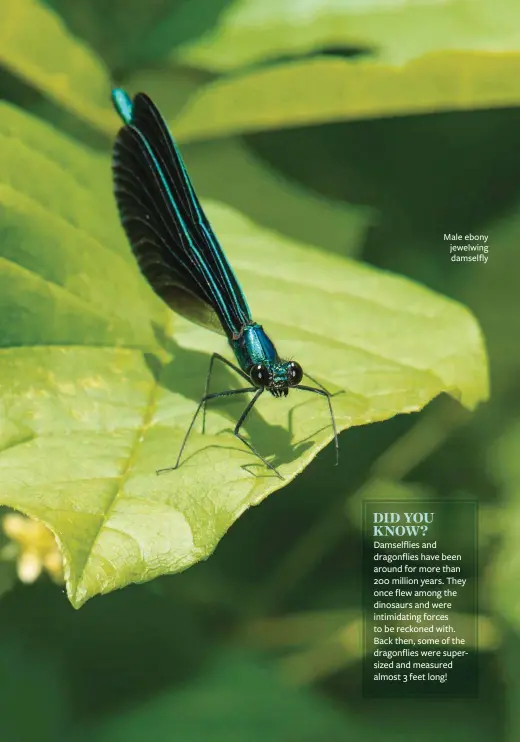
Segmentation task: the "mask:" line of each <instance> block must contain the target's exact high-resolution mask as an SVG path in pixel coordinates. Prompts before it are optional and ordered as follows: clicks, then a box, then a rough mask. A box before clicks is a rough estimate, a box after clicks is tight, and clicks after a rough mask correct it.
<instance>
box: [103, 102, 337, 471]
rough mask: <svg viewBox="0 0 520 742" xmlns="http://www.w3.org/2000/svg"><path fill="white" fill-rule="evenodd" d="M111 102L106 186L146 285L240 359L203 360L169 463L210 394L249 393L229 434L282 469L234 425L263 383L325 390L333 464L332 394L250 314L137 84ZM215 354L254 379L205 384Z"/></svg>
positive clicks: (275, 389) (279, 393) (276, 391)
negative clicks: (110, 186)
mask: <svg viewBox="0 0 520 742" xmlns="http://www.w3.org/2000/svg"><path fill="white" fill-rule="evenodd" d="M112 101H113V103H114V106H115V108H116V110H117V112H118V113H119V115H120V116H121V118H122V120H123V123H124V126H123V128H122V129H121V130H120V131H119V133H118V135H117V138H116V141H115V145H114V156H113V176H114V191H115V196H116V201H117V206H118V209H119V216H120V218H121V223H122V225H123V227H124V229H125V232H126V235H127V237H128V241H129V242H130V246H131V248H132V251H133V253H134V256H135V258H136V260H137V262H138V264H139V268H140V269H141V272H142V273H143V275H144V276H145V278H146V279H147V280H148V282H149V284H150V286H151V287H152V288H153V289H154V291H155V292H156V293H157V294H158V295H159V296H160V297H161V299H163V300H164V301H165V302H166V304H167V305H168V306H169V307H171V308H172V309H173V310H174V311H176V312H178V313H179V314H181V315H183V316H184V317H187V318H188V319H190V320H192V321H193V322H196V323H197V324H201V325H203V326H204V327H207V328H209V329H211V330H214V331H216V332H220V333H223V334H225V335H226V336H227V339H228V342H229V345H230V346H231V349H232V351H233V353H234V355H235V358H236V361H237V363H238V366H236V365H235V364H234V363H231V362H230V361H228V360H227V359H226V358H224V357H223V356H221V355H219V354H218V353H213V355H212V356H211V360H210V363H209V369H208V374H207V377H206V386H205V389H204V394H203V396H202V399H201V400H200V402H199V405H198V407H197V410H196V412H195V414H194V416H193V419H192V421H191V423H190V426H189V428H188V430H187V431H186V434H185V436H184V439H183V441H182V445H181V447H180V450H179V453H178V456H177V461H176V462H175V465H174V466H170V467H168V468H166V469H159V470H158V472H157V473H158V474H159V473H161V472H165V471H171V470H173V469H177V467H178V466H179V463H180V460H181V456H182V452H183V451H184V447H185V445H186V442H187V440H188V437H189V435H190V433H191V430H192V428H193V425H194V423H195V420H196V419H197V416H198V414H199V412H200V410H201V408H202V414H203V423H202V428H203V430H204V420H205V405H206V402H208V401H209V400H211V399H216V398H218V397H228V396H231V395H237V394H247V393H248V392H251V393H253V397H252V399H251V400H250V401H249V402H248V404H247V406H246V408H245V409H244V411H243V412H242V414H241V415H240V418H239V420H238V422H237V424H236V426H235V429H234V434H235V435H236V437H237V438H239V440H241V441H242V442H243V443H245V445H246V446H248V447H249V448H250V449H251V451H252V452H253V453H254V454H255V455H256V456H258V458H259V459H260V460H261V461H263V463H264V464H265V465H266V466H267V467H269V469H272V470H273V471H274V472H275V473H276V474H277V475H278V476H279V477H280V478H283V477H282V476H281V474H280V473H279V471H278V470H277V469H276V467H275V466H273V464H271V463H270V462H269V461H267V459H265V458H264V457H263V456H262V454H260V453H259V452H258V451H257V450H256V448H255V447H254V446H253V444H252V443H250V442H249V441H248V440H247V439H246V438H245V437H244V436H243V435H241V433H240V429H241V428H242V426H243V424H244V423H245V421H246V419H247V416H248V415H249V413H250V412H251V410H252V409H253V407H254V405H255V404H256V402H257V401H258V399H259V398H260V396H261V395H262V394H263V393H264V391H265V390H266V389H267V390H268V391H270V392H271V394H272V395H273V396H275V397H286V396H287V394H288V393H289V389H300V390H301V391H305V392H313V393H314V394H320V395H321V396H323V397H325V398H326V400H327V402H328V406H329V412H330V419H331V425H332V429H333V431H334V443H335V446H336V463H337V462H338V453H339V447H338V434H337V430H336V422H335V419H334V412H333V410H332V404H331V396H332V395H331V394H330V392H328V391H327V389H325V387H323V386H322V385H321V384H320V383H319V382H318V381H316V380H315V379H313V378H312V376H309V374H307V373H306V374H305V376H307V378H309V379H310V380H311V381H312V382H313V383H314V384H316V385H317V387H312V386H305V385H303V384H301V381H302V379H303V376H304V372H303V370H302V367H301V366H300V364H299V363H296V361H285V360H283V359H282V358H280V356H279V355H278V353H277V351H276V348H275V347H274V345H273V343H272V342H271V340H270V339H269V337H268V336H267V335H266V333H265V332H264V330H263V328H262V326H261V325H259V324H258V323H257V322H254V321H253V318H252V316H251V310H250V309H249V306H248V303H247V300H246V297H245V296H244V294H243V292H242V289H241V288H240V284H239V282H238V280H237V278H236V276H235V274H234V272H233V270H232V268H231V266H230V265H229V263H228V261H227V258H226V256H225V255H224V252H223V250H222V248H221V246H220V244H219V242H218V240H217V238H216V237H215V235H214V233H213V230H212V228H211V226H210V224H209V222H208V220H207V218H206V215H205V214H204V211H203V210H202V207H201V205H200V203H199V200H198V198H197V195H196V193H195V191H194V189H193V186H192V184H191V181H190V178H189V176H188V173H187V172H186V168H185V167H184V163H183V161H182V157H181V154H180V152H179V150H178V148H177V145H176V144H175V141H174V140H173V137H172V136H171V134H170V132H169V130H168V127H167V125H166V123H165V121H164V119H163V117H162V116H161V114H160V112H159V111H158V109H157V108H156V106H155V104H154V103H153V102H152V101H151V100H150V98H149V97H148V96H147V95H145V94H144V93H138V94H137V95H136V96H135V97H134V100H133V101H132V100H131V99H130V97H129V96H128V95H127V93H125V91H124V90H121V89H120V88H117V89H114V90H113V91H112ZM215 361H220V362H221V363H224V364H225V365H226V366H229V367H230V368H232V369H233V370H234V371H236V372H237V373H238V374H240V376H242V377H243V378H244V379H246V381H247V382H248V383H249V384H250V385H252V386H247V387H244V388H241V389H230V390H227V391H222V392H211V393H210V392H209V384H210V379H211V372H212V370H213V364H214V362H215Z"/></svg>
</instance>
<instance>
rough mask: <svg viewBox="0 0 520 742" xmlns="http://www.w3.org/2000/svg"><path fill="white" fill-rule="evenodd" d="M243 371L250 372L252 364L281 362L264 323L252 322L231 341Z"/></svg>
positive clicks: (268, 365) (269, 364) (267, 364)
mask: <svg viewBox="0 0 520 742" xmlns="http://www.w3.org/2000/svg"><path fill="white" fill-rule="evenodd" d="M229 343H230V345H231V347H232V349H233V352H234V354H235V357H236V359H237V361H238V363H239V365H240V368H241V369H242V371H245V372H246V373H248V372H249V369H250V368H251V366H254V365H256V364H257V363H263V364H264V365H266V366H267V367H270V366H271V364H277V363H278V362H279V358H278V353H277V352H276V348H275V347H274V345H273V343H272V342H271V341H270V340H269V338H268V337H267V335H266V334H265V332H264V330H263V328H262V325H259V324H257V323H256V322H252V323H251V324H249V325H246V326H245V327H244V328H243V330H242V332H241V333H240V336H239V337H238V338H236V339H235V338H231V339H230V341H229Z"/></svg>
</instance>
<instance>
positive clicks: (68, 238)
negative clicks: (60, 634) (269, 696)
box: [0, 104, 487, 606]
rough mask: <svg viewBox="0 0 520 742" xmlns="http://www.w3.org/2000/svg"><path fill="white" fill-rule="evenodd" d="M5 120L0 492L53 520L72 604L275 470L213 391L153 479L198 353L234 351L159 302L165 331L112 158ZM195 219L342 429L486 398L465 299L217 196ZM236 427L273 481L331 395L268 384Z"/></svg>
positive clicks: (296, 457) (220, 511) (206, 529)
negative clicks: (259, 218) (297, 234)
mask: <svg viewBox="0 0 520 742" xmlns="http://www.w3.org/2000/svg"><path fill="white" fill-rule="evenodd" d="M0 122H1V123H0V132H1V133H2V137H3V138H4V139H5V146H2V147H1V148H0V152H1V153H2V154H1V156H2V158H3V161H2V168H1V172H2V179H3V182H2V183H1V185H0V201H1V203H2V207H3V217H2V222H1V229H2V235H1V241H0V244H1V245H2V254H3V257H2V258H1V259H0V266H1V270H0V297H1V306H0V328H1V332H0V336H1V337H2V343H3V349H2V350H1V353H2V364H1V366H0V386H1V387H2V390H3V395H2V405H1V407H0V414H1V424H0V441H1V445H2V447H3V451H2V453H1V456H0V468H1V470H2V475H1V478H2V491H1V493H0V497H1V502H2V503H5V504H6V505H8V506H10V507H13V508H16V509H18V510H21V511H22V512H24V513H25V514H27V515H30V516H32V517H34V518H37V519H39V520H42V521H43V522H44V523H45V524H46V525H48V526H49V527H50V528H51V530H52V531H53V532H54V534H55V535H56V537H57V540H58V543H59V545H60V547H61V549H62V551H63V555H64V564H65V576H66V580H67V589H68V594H69V598H70V600H71V601H72V603H73V604H74V605H75V606H79V605H81V604H82V603H83V602H84V601H85V600H87V599H88V598H89V597H91V596H93V595H95V594H97V593H99V592H108V591H110V590H113V589H115V588H117V587H121V586H123V585H126V584H128V583H130V582H141V581H145V580H149V579H152V578H153V577H156V576H157V575H160V574H163V573H167V572H177V571H179V570H182V569H184V568H186V567H188V566H190V565H191V564H193V563H194V562H196V561H199V560H200V559H202V558H204V557H206V556H208V555H209V554H210V553H211V552H212V551H213V549H214V548H215V546H216V545H217V543H218V541H219V540H220V538H221V537H222V536H223V534H224V533H225V532H226V531H227V530H228V528H229V527H230V526H231V524H232V523H233V522H234V521H235V520H236V519H237V518H238V517H239V516H240V515H241V514H242V513H243V512H244V510H246V509H247V508H248V507H249V506H251V505H254V504H257V503H259V502H260V501H261V500H263V499H264V498H265V497H266V496H267V495H268V494H269V493H271V492H273V491H274V490H276V489H279V488H280V486H282V483H281V482H280V480H279V479H277V478H276V477H274V476H271V475H270V474H269V472H268V471H267V470H266V469H265V468H264V467H263V466H260V465H259V463H258V461H257V460H256V459H255V457H254V456H253V455H252V454H251V453H250V452H248V451H247V450H245V448H244V447H242V446H241V445H239V444H238V443H237V441H236V439H235V438H234V437H233V436H232V435H231V434H230V433H229V432H228V431H229V426H230V415H231V419H233V420H234V419H236V417H237V416H238V414H239V410H241V409H242V407H243V404H242V405H238V406H237V405H229V406H226V407H225V409H226V410H229V411H228V412H223V408H222V407H219V406H217V407H216V409H215V411H212V412H210V415H209V425H208V428H209V433H208V434H207V435H205V436H202V435H201V434H199V433H198V432H196V431H194V433H193V436H192V438H191V439H190V445H189V447H188V450H187V456H186V458H185V460H184V462H183V465H182V466H181V468H180V469H179V471H178V472H175V473H172V474H170V475H169V476H163V477H156V476H155V473H154V472H155V469H157V468H160V467H164V466H168V465H169V464H170V463H173V460H174V457H175V455H176V451H177V450H178V446H179V445H180V442H181V440H182V437H183V435H184V433H185V431H186V429H187V426H188V424H189V421H190V419H191V416H192V414H193V412H194V409H195V401H196V400H198V399H199V398H200V394H201V391H202V385H203V379H204V376H205V372H206V369H207V363H208V360H209V353H210V352H211V351H221V352H223V353H226V352H227V353H229V351H228V350H226V345H225V341H224V339H223V338H222V337H220V336H217V335H213V334H211V333H209V332H208V331H206V330H204V329H203V328H200V327H198V326H196V325H193V324H191V323H189V322H188V321H186V320H181V319H180V318H177V317H174V316H173V315H172V314H170V315H169V316H170V318H172V320H173V322H174V336H173V338H171V337H170V334H171V333H170V331H169V330H167V327H166V310H165V309H163V307H162V305H161V304H160V302H159V301H158V300H157V299H156V297H154V296H153V294H152V292H151V290H150V289H148V288H147V286H146V284H145V281H144V280H143V279H141V278H140V276H139V274H138V270H137V267H136V266H135V265H134V263H133V260H132V259H131V257H129V256H128V253H129V252H130V251H129V249H128V248H126V247H125V241H124V238H123V235H122V231H121V229H120V228H119V226H118V224H117V217H116V209H115V208H113V207H112V206H111V204H112V200H111V199H110V198H109V196H108V192H109V179H110V167H109V161H108V158H107V160H106V167H105V169H103V168H102V167H101V163H102V161H103V158H101V157H94V156H92V155H89V154H88V153H87V151H86V150H84V149H83V148H81V147H79V146H78V145H74V144H73V143H72V142H69V141H67V140H66V139H65V138H64V137H59V136H58V135H57V134H56V133H54V134H52V133H51V134H50V135H49V138H46V137H45V133H46V132H50V131H51V130H50V129H49V127H47V126H45V125H44V124H42V123H41V122H39V121H37V120H34V119H32V118H31V117H28V116H26V115H24V114H22V113H21V112H19V111H17V110H16V109H13V108H11V107H10V106H8V105H5V104H4V106H3V114H2V116H1V117H0ZM14 131H16V132H17V136H16V137H15V135H14V134H13V132H14ZM74 154H76V155H77V161H76V158H75V157H74ZM66 162H70V163H72V162H75V164H71V165H70V167H67V168H65V165H64V164H65V163H66ZM208 216H209V217H210V219H211V221H212V222H213V223H214V226H215V228H216V231H217V233H218V234H220V235H221V237H222V240H223V244H224V245H225V246H226V251H228V253H229V256H230V258H231V262H232V264H233V265H234V266H235V267H236V270H237V273H238V276H239V277H240V280H241V281H242V282H243V285H244V288H245V290H246V293H247V295H248V297H249V299H250V301H251V305H252V306H253V307H254V308H257V309H258V315H257V316H258V319H259V320H261V321H265V325H266V327H267V328H268V329H269V331H270V332H272V334H273V337H274V338H275V339H276V340H277V342H278V343H279V348H280V349H283V350H284V351H285V352H286V353H290V354H291V355H293V354H294V357H296V358H298V359H299V360H300V361H301V362H302V365H303V367H304V368H306V369H308V370H309V371H310V372H311V373H312V374H313V375H316V376H317V377H318V379H319V380H320V381H322V382H323V383H324V384H325V385H327V386H328V387H329V388H331V390H332V391H339V390H344V392H343V393H342V394H339V395H338V396H337V397H335V399H334V409H335V414H336V419H337V423H338V427H339V429H344V428H348V427H350V426H352V425H362V424H366V423H369V422H374V421H377V420H384V419H386V418H388V417H391V416H393V415H395V414H397V413H402V412H412V411H415V410H419V409H421V408H422V407H423V406H424V405H425V404H427V403H428V402H429V401H430V400H431V399H432V398H434V397H435V396H437V395H438V394H440V393H441V392H443V391H447V392H448V393H449V394H451V395H453V396H455V397H457V398H459V399H460V401H461V402H462V403H463V404H464V405H466V406H468V407H470V408H471V407H474V406H475V405H476V404H477V403H478V402H479V401H480V400H482V399H484V398H485V397H486V395H487V366H486V357H485V351H484V348H483V344H482V338H481V334H480V330H479V328H478V325H477V324H476V322H475V320H474V319H473V317H472V316H471V314H470V313H469V312H468V311H467V310H466V309H465V308H464V307H462V306H461V305H458V304H456V303H455V302H453V301H450V300H448V299H445V298H443V297H441V296H439V295H437V294H435V293H433V292H431V291H429V290H427V289H425V288H423V287H421V286H419V285H416V284H414V283H412V282H411V281H409V280H406V279H404V278H400V277H398V276H392V275H390V274H385V273H383V272H381V271H377V270H375V269H373V268H369V267H367V266H364V265H361V264H359V263H355V262H353V261H348V260H345V259H341V258H339V257H336V256H333V255H330V254H326V253H322V252H320V251H318V250H313V249H312V248H310V247H305V246H302V245H300V244H297V243H294V242H291V241H290V240H287V239H284V238H282V237H281V236H279V235H276V234H274V233H272V232H269V231H267V230H264V229H261V228H260V227H258V226H256V225H254V224H253V223H252V222H250V221H249V220H247V219H246V218H245V217H243V216H241V215H240V214H238V213H237V212H234V211H233V210H231V209H229V208H226V207H224V206H222V205H220V206H219V205H217V204H213V205H211V204H208ZM103 233H104V234H105V235H106V239H104V238H103ZM125 250H126V255H125ZM143 350H144V351H146V352H145V353H144V354H143ZM219 383H220V385H221V386H224V385H227V386H230V385H231V384H232V383H233V381H232V377H231V375H230V374H226V376H225V378H224V375H223V374H222V375H221V377H220V380H219ZM234 383H235V385H236V381H235V382H234ZM216 384H217V379H216V380H215V385H216ZM248 430H249V431H250V434H251V437H252V439H253V440H254V441H255V444H256V445H257V446H258V448H259V450H260V451H262V452H263V453H264V455H271V454H272V455H273V461H274V462H275V464H276V465H277V466H278V467H279V469H280V471H281V472H282V474H283V475H284V477H285V482H288V481H290V480H291V479H292V478H293V477H294V476H296V474H298V473H299V472H301V471H302V470H303V469H304V468H305V466H306V465H307V464H308V463H309V462H310V461H311V460H312V459H313V458H314V457H315V456H316V454H317V453H318V451H319V450H320V449H322V448H323V447H324V446H325V445H327V443H329V442H330V440H331V437H332V436H331V430H330V421H329V416H328V410H327V406H326V404H324V400H323V399H322V398H315V396H314V395H298V394H297V393H296V392H294V393H293V394H291V395H290V397H289V399H288V400H287V401H286V402H285V404H281V403H280V401H279V400H275V399H273V398H269V399H262V404H261V405H259V406H258V408H257V409H255V411H254V414H252V415H251V418H250V424H248ZM195 451H196V452H197V453H196V454H195ZM246 465H247V467H248V469H246V468H244V467H245V466H246Z"/></svg>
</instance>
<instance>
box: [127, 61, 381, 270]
mask: <svg viewBox="0 0 520 742" xmlns="http://www.w3.org/2000/svg"><path fill="white" fill-rule="evenodd" d="M200 85H201V81H200V79H199V80H197V77H196V76H195V75H194V73H193V71H191V72H189V71H187V70H180V69H177V70H147V71H145V72H142V73H138V74H137V75H135V76H133V77H132V78H131V79H129V80H128V82H127V84H126V87H127V89H128V90H129V91H131V92H132V94H135V93H137V92H139V91H140V90H143V91H146V92H147V93H148V95H150V96H151V97H152V98H153V100H154V101H155V102H156V103H157V105H158V106H159V108H160V110H161V112H162V114H163V115H164V117H165V118H167V119H170V120H172V119H174V117H175V116H176V115H178V113H179V112H180V111H181V110H182V108H183V107H184V105H186V103H187V101H188V100H189V98H190V97H192V96H193V95H194V94H195V92H196V91H197V90H199V89H200ZM174 133H175V134H176V131H175V129H174ZM183 157H184V161H185V162H186V165H187V167H188V170H189V172H190V176H191V178H192V180H193V181H194V184H195V187H196V190H197V193H198V194H199V197H201V198H203V199H210V200H213V199H215V200H218V201H220V202H222V203H225V204H227V205H229V206H232V207H233V208H235V209H238V210H239V211H240V212H242V213H243V214H245V215H246V216H249V217H250V218H252V219H253V220H254V221H257V222H259V223H260V224H262V225H264V226H266V227H268V228H270V229H274V230H275V231H278V232H280V233H281V234H283V235H286V236H287V237H290V238H293V239H295V240H300V241H302V242H305V243H307V244H312V245H316V246H318V247H323V246H325V247H326V248H327V249H328V250H330V251H332V252H339V253H341V254H343V255H349V256H351V257H352V256H355V255H357V254H358V253H359V252H360V251H361V249H362V246H363V237H364V236H365V233H366V230H367V229H368V226H369V224H370V223H372V222H375V220H376V212H375V210H372V209H368V208H364V207H361V206H353V205H350V204H347V203H345V202H342V201H338V200H336V201H333V200H332V199H326V198H324V197H322V196H320V195H319V194H317V193H313V192H312V191H310V190H309V189H307V188H304V187H302V186H301V185H298V183H296V182H295V181H291V180H288V179H286V178H284V177H283V176H282V175H281V174H280V173H278V172H277V171H276V170H275V169H274V168H271V167H269V165H268V164H267V163H266V162H264V161H262V160H261V158H259V157H257V156H255V154H254V153H253V152H252V151H251V149H250V148H249V147H248V146H247V145H246V143H245V142H243V141H242V140H240V139H238V138H236V139H224V140H218V141H209V142H197V143H194V144H187V145H186V146H184V147H183Z"/></svg>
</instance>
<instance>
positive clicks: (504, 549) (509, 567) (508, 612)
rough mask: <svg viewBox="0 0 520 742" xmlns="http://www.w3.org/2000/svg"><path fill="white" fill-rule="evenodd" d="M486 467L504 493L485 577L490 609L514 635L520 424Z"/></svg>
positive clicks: (519, 609)
mask: <svg viewBox="0 0 520 742" xmlns="http://www.w3.org/2000/svg"><path fill="white" fill-rule="evenodd" d="M489 465H490V468H491V470H492V472H493V474H494V476H495V479H496V480H497V481H498V482H499V483H500V484H501V486H502V489H503V493H504V494H505V505H504V508H503V511H502V514H501V519H500V520H501V525H502V528H501V532H502V533H501V545H500V551H499V554H498V557H497V558H496V560H495V563H494V564H493V566H492V568H491V570H490V572H489V574H488V575H487V577H488V580H487V582H488V591H489V592H490V593H491V595H492V597H493V602H494V607H495V609H496V610H497V611H498V613H499V614H500V615H501V616H503V617H504V618H505V619H506V620H507V622H508V623H509V624H510V626H512V627H513V628H514V629H515V631H516V632H518V631H519V630H520V593H519V591H518V581H519V580H520V550H519V549H518V532H519V529H520V422H518V421H517V422H516V423H515V424H514V425H513V426H512V427H511V428H510V429H509V430H507V431H506V432H505V433H504V434H503V435H502V436H501V437H500V438H499V439H498V440H497V441H496V443H495V445H494V446H493V447H492V448H491V450H490V452H489Z"/></svg>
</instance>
